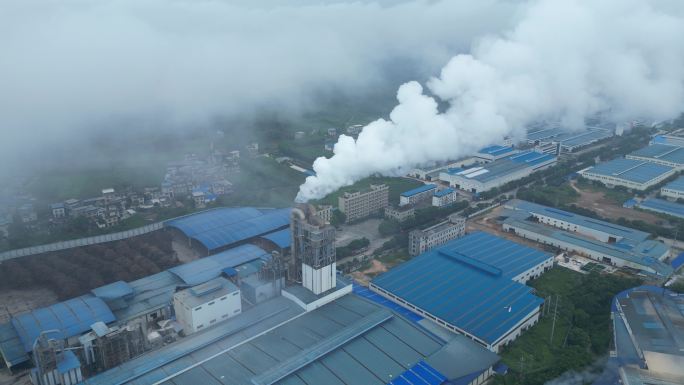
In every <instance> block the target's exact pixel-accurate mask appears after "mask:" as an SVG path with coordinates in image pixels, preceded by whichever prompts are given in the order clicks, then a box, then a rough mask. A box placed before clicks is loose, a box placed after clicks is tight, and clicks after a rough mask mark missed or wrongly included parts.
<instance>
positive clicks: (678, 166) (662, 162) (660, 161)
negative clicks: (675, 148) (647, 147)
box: [625, 154, 684, 171]
mask: <svg viewBox="0 0 684 385" xmlns="http://www.w3.org/2000/svg"><path fill="white" fill-rule="evenodd" d="M625 158H627V159H634V160H643V161H645V162H649V163H655V164H660V165H663V166H668V167H674V168H676V169H677V171H681V170H683V169H684V164H681V163H677V162H672V161H669V160H666V159H659V158H649V157H643V156H638V155H631V154H628V155H625Z"/></svg>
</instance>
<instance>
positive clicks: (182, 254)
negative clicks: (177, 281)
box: [171, 237, 199, 263]
mask: <svg viewBox="0 0 684 385" xmlns="http://www.w3.org/2000/svg"><path fill="white" fill-rule="evenodd" d="M171 247H172V248H173V251H175V252H176V256H178V260H179V261H181V262H182V263H188V262H192V261H194V260H195V259H197V258H199V254H198V253H197V252H196V251H195V250H193V249H192V248H191V247H190V246H188V244H187V242H186V241H183V240H180V239H176V237H174V238H173V240H172V241H171Z"/></svg>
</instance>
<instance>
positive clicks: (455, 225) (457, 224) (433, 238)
mask: <svg viewBox="0 0 684 385" xmlns="http://www.w3.org/2000/svg"><path fill="white" fill-rule="evenodd" d="M465 222H466V220H465V218H464V217H462V216H459V215H457V214H452V215H449V219H448V220H446V221H444V222H441V223H438V224H436V225H434V226H430V227H428V228H427V229H424V230H413V231H411V232H410V233H409V254H411V255H418V254H422V253H425V252H427V251H430V250H432V249H433V248H435V247H437V246H439V245H443V244H445V243H447V242H449V241H450V240H452V239H456V238H458V237H461V236H463V234H465Z"/></svg>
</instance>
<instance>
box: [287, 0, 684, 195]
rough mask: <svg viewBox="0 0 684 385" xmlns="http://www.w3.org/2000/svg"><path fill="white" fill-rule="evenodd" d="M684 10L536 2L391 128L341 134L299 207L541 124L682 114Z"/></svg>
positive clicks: (455, 63)
mask: <svg viewBox="0 0 684 385" xmlns="http://www.w3.org/2000/svg"><path fill="white" fill-rule="evenodd" d="M683 13H684V3H682V2H677V1H671V2H670V1H658V0H653V1H643V0H606V1H593V0H570V1H560V0H538V1H534V2H531V3H529V4H528V5H527V6H526V7H525V10H524V12H523V14H522V17H521V18H520V20H519V22H518V23H517V25H516V26H515V27H514V28H512V29H511V30H510V31H508V32H506V33H501V34H495V35H488V36H487V37H485V38H482V39H480V40H478V42H477V44H475V45H474V47H473V49H472V50H471V52H470V54H460V55H457V56H455V57H453V58H452V59H451V60H450V61H449V62H448V63H447V65H446V66H445V67H444V68H443V69H442V71H441V74H440V76H439V77H435V78H432V79H430V80H429V81H428V82H427V87H428V91H429V93H427V92H426V91H425V90H424V89H423V87H422V86H421V85H420V84H418V83H417V82H409V83H406V84H404V85H402V86H401V87H400V88H399V90H398V92H397V100H398V102H399V103H398V105H397V106H396V107H395V108H394V109H393V111H392V112H391V114H390V116H389V120H385V119H379V120H376V121H374V122H372V123H370V124H368V125H367V126H366V127H364V129H363V132H362V133H361V134H360V135H359V136H358V139H357V140H354V139H352V138H350V137H348V136H341V137H340V138H339V141H338V142H337V143H336V144H335V147H334V155H333V156H332V157H331V158H328V159H326V158H318V159H317V160H316V161H315V162H314V165H313V168H314V171H315V172H316V175H315V176H311V177H308V178H307V180H306V182H305V183H304V184H303V185H302V186H301V187H300V191H299V194H298V196H297V200H298V201H307V200H310V199H317V198H321V197H323V196H325V195H327V194H329V193H331V192H333V191H335V190H336V189H338V188H339V187H342V186H345V185H349V184H352V183H354V182H355V181H358V180H360V179H362V178H364V177H366V176H369V175H373V174H382V175H390V176H392V175H402V174H405V173H406V172H407V171H408V170H410V169H411V168H412V167H415V166H417V165H421V164H428V163H431V162H435V161H440V160H447V159H455V158H458V157H461V156H465V155H469V154H472V153H474V152H476V151H477V150H478V149H479V148H481V147H483V146H486V145H489V144H494V143H497V142H501V141H502V140H503V138H504V137H506V136H511V137H513V138H514V139H521V138H522V137H523V136H524V127H525V126H526V125H527V124H530V123H532V122H535V121H539V120H542V119H559V120H560V121H561V123H562V124H563V126H565V127H567V128H569V129H579V128H581V126H582V124H583V121H584V118H585V117H590V116H594V115H596V114H598V113H601V115H602V116H604V117H607V118H608V119H611V120H613V121H615V122H621V121H624V120H627V119H635V118H647V119H667V118H672V117H675V116H676V115H678V114H679V113H681V112H682V111H683V110H684V44H682V39H683V38H684V17H683V16H682V15H683ZM443 104H446V108H445V109H444V110H443V111H441V110H440V108H439V106H440V105H443Z"/></svg>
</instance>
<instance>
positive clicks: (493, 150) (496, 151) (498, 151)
mask: <svg viewBox="0 0 684 385" xmlns="http://www.w3.org/2000/svg"><path fill="white" fill-rule="evenodd" d="M513 151H515V149H514V148H513V147H512V146H499V145H493V146H488V147H485V148H483V149H481V150H480V151H478V153H480V154H487V155H494V156H498V155H502V154H508V153H510V152H513Z"/></svg>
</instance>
